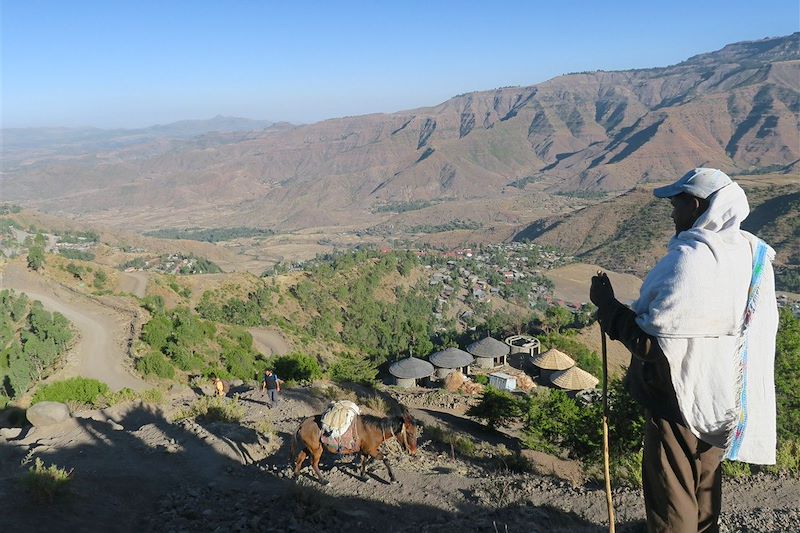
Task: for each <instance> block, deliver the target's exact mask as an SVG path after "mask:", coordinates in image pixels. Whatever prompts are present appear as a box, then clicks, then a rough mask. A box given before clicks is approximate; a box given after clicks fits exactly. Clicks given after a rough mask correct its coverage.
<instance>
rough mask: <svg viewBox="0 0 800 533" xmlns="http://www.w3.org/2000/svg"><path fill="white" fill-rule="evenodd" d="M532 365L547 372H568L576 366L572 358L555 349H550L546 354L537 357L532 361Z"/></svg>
mask: <svg viewBox="0 0 800 533" xmlns="http://www.w3.org/2000/svg"><path fill="white" fill-rule="evenodd" d="M531 363H533V364H534V365H536V366H538V367H539V368H543V369H545V370H566V369H568V368H570V367H573V366H575V361H574V360H573V359H572V357H570V356H568V355H567V354H565V353H564V352H560V351H558V350H556V349H555V348H550V349H549V350H547V351H546V352H544V353H541V354H539V355H537V356H535V357H534V358H533V359H531Z"/></svg>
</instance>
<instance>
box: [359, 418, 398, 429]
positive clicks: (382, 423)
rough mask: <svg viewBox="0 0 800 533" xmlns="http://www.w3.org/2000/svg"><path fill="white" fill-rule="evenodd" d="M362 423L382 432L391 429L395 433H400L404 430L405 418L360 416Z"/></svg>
mask: <svg viewBox="0 0 800 533" xmlns="http://www.w3.org/2000/svg"><path fill="white" fill-rule="evenodd" d="M360 416H361V422H363V424H364V425H365V426H371V427H374V428H376V429H379V430H380V431H384V430H385V429H391V430H392V431H394V432H398V433H399V432H400V431H401V430H402V429H403V422H404V420H403V417H402V416H386V417H379V416H373V415H360Z"/></svg>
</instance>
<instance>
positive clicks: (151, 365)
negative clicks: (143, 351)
mask: <svg viewBox="0 0 800 533" xmlns="http://www.w3.org/2000/svg"><path fill="white" fill-rule="evenodd" d="M136 370H138V371H139V372H140V373H141V374H142V375H145V376H158V377H160V378H166V379H172V378H173V377H175V369H174V368H173V366H172V365H171V364H170V362H169V361H168V360H167V358H166V357H164V354H162V353H161V352H151V353H149V354H147V355H145V356H144V357H142V358H141V359H138V360H137V361H136Z"/></svg>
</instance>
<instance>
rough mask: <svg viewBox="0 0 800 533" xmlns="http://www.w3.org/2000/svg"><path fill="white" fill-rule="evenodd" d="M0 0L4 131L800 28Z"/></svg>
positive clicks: (389, 101) (145, 118)
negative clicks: (9, 1)
mask: <svg viewBox="0 0 800 533" xmlns="http://www.w3.org/2000/svg"><path fill="white" fill-rule="evenodd" d="M2 8H3V11H2V79H3V82H2V115H1V124H0V125H1V126H2V127H3V128H35V127H97V128H103V129H121V128H124V129H136V128H143V127H148V126H152V125H156V124H169V123H173V122H176V121H181V120H206V119H209V118H211V117H214V116H217V115H222V116H227V117H243V118H250V119H255V120H269V121H274V122H281V121H286V122H291V123H295V124H300V123H314V122H318V121H321V120H326V119H330V118H336V117H341V116H352V115H364V114H370V113H392V112H395V111H400V110H405V109H413V108H417V107H425V106H433V105H436V104H439V103H441V102H444V101H446V100H447V99H449V98H451V97H453V96H455V95H457V94H462V93H468V92H475V91H483V90H491V89H494V88H497V87H504V86H527V85H534V84H536V83H540V82H543V81H546V80H548V79H550V78H553V77H555V76H558V75H561V74H566V73H569V72H578V71H593V70H598V69H599V70H627V69H633V68H648V67H664V66H668V65H671V64H675V63H679V62H681V61H683V60H685V59H687V58H689V57H691V56H693V55H696V54H699V53H705V52H710V51H713V50H717V49H719V48H722V47H723V46H725V45H726V44H730V43H733V42H738V41H752V40H759V39H763V38H765V37H778V36H783V35H788V34H791V33H793V32H795V31H797V30H798V27H797V26H798V24H797V20H798V5H797V4H796V2H786V1H781V0H773V1H771V2H769V3H760V4H758V5H754V4H751V3H749V2H739V3H730V2H710V3H703V5H697V4H695V3H688V2H684V3H682V4H675V5H672V6H671V7H670V9H669V10H668V11H664V10H661V9H659V8H657V7H654V6H647V5H640V4H638V3H628V2H624V3H622V4H616V5H615V6H614V9H609V8H606V7H605V6H601V5H594V4H583V3H580V2H565V3H559V5H558V6H550V5H548V6H536V5H528V4H527V3H523V2H507V3H505V4H502V5H493V6H486V5H482V4H474V5H471V4H469V3H466V4H465V3H459V4H455V3H449V2H445V3H442V4H436V5H428V4H422V3H412V4H406V5H404V6H403V7H402V8H400V7H393V6H392V7H388V6H375V5H371V4H359V3H354V2H347V3H342V4H339V5H337V6H330V5H326V6H311V5H299V6H298V5H294V6H266V5H262V4H260V3H251V2H242V3H237V4H236V5H235V6H220V5H218V4H215V3H204V2H199V3H195V4H192V5H191V6H190V7H189V6H185V5H183V6H181V5H166V6H164V5H160V4H157V3H152V2H145V3H143V4H137V5H136V6H133V5H124V4H123V5H106V4H100V3H97V4H95V3H93V2H85V3H80V4H78V5H77V6H75V5H72V4H70V5H67V4H62V3H57V2H28V3H24V4H9V3H7V2H6V3H3V4H2ZM687 20H691V21H694V23H690V24H687ZM703 20H714V25H713V27H712V26H709V25H708V24H703V23H702V21H703ZM699 27H702V28H703V29H702V31H698V29H697V28H699Z"/></svg>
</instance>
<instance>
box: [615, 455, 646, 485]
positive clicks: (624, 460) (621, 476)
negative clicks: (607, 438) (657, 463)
mask: <svg viewBox="0 0 800 533" xmlns="http://www.w3.org/2000/svg"><path fill="white" fill-rule="evenodd" d="M611 479H614V480H619V481H620V482H621V484H622V485H626V486H628V487H632V488H634V489H640V488H642V451H641V450H639V451H638V452H633V453H631V454H627V455H624V456H622V457H619V456H617V457H616V458H615V457H614V456H612V457H611Z"/></svg>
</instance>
